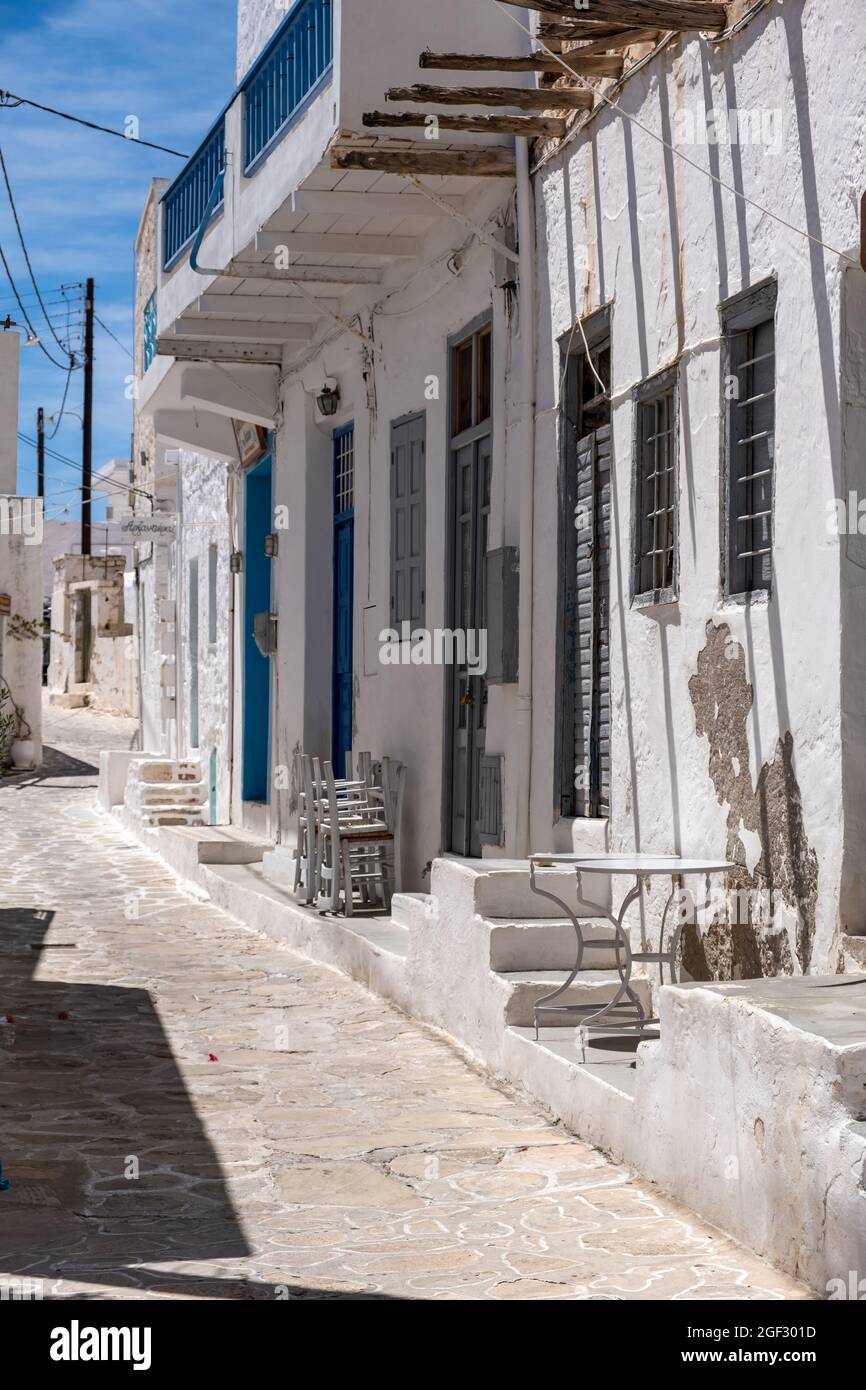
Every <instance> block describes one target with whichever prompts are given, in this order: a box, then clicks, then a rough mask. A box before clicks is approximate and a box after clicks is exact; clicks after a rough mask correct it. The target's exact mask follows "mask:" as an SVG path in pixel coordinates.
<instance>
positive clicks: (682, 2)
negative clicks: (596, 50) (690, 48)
mask: <svg viewBox="0 0 866 1390" xmlns="http://www.w3.org/2000/svg"><path fill="white" fill-rule="evenodd" d="M504 4H506V5H516V6H518V7H519V8H520V9H524V8H525V9H529V10H541V11H542V13H543V14H544V16H545V18H548V19H558V20H571V21H572V22H573V23H575V27H577V21H578V20H579V17H580V16H581V15H582V13H583V12H576V11H575V8H574V5H573V4H569V3H568V0H504ZM591 14H592V22H595V21H598V22H599V23H604V22H608V21H609V22H611V23H614V24H630V25H634V26H635V27H637V26H639V25H647V24H652V25H654V26H655V27H657V28H659V29H683V30H686V29H698V30H705V31H706V32H708V33H715V32H716V31H717V30H719V29H724V28H725V26H726V25H727V22H728V7H727V5H726V4H722V3H721V0H592V11H591ZM583 27H584V29H588V28H589V27H590V25H589V24H587V23H586V22H585V21H584V25H583Z"/></svg>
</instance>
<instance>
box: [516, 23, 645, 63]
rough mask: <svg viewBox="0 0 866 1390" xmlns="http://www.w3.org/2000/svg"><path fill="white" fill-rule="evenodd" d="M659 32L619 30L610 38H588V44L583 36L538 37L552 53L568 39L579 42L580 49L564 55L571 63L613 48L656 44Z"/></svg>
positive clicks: (541, 35) (574, 49)
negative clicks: (638, 44)
mask: <svg viewBox="0 0 866 1390" xmlns="http://www.w3.org/2000/svg"><path fill="white" fill-rule="evenodd" d="M543 27H544V26H542V29H543ZM550 27H551V28H552V29H557V28H562V27H563V26H562V25H551V26H550ZM601 27H602V26H601V25H599V28H601ZM659 32H660V31H659V30H658V29H619V28H617V30H616V31H615V32H614V33H613V34H612V35H611V36H610V37H609V38H589V36H587V37H588V38H589V41H588V42H587V43H584V42H583V37H584V36H583V34H566V35H564V37H563V38H562V39H559V38H557V37H556V36H553V35H551V36H547V35H546V34H544V33H543V32H542V31H539V34H538V37H539V39H540V40H541V41H542V43H544V44H546V45H547V47H548V48H550V49H551V51H552V52H554V53H557V52H559V50H560V49H561V47H562V44H563V42H564V41H565V40H566V39H567V40H569V41H576V42H579V43H580V48H572V49H570V50H569V52H568V53H565V54H563V57H564V58H565V59H566V60H567V61H568V62H569V63H571V62H573V61H574V59H576V58H580V59H581V60H582V59H583V57H584V55H585V54H586V55H588V54H590V53H607V52H608V50H609V49H611V48H620V49H622V48H631V46H632V45H633V44H636V43H655V42H656V40H657V38H658V36H659ZM554 45H555V47H554Z"/></svg>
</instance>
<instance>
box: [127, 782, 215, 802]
mask: <svg viewBox="0 0 866 1390" xmlns="http://www.w3.org/2000/svg"><path fill="white" fill-rule="evenodd" d="M207 796H208V791H207V787H206V786H205V784H204V782H161V783H158V784H154V783H146V782H145V783H142V782H140V783H138V784H137V785H136V786H134V787H133V788H132V789H131V791H130V795H129V797H128V798H127V803H126V804H127V805H128V806H137V807H140V808H142V809H143V808H144V807H145V806H201V805H202V804H203V802H205V801H207Z"/></svg>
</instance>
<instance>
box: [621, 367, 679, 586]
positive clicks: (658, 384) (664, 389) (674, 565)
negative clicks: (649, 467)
mask: <svg viewBox="0 0 866 1390" xmlns="http://www.w3.org/2000/svg"><path fill="white" fill-rule="evenodd" d="M669 394H670V395H671V397H672V401H671V430H670V433H671V442H670V448H671V458H672V469H671V471H672V475H673V476H672V480H671V496H672V503H671V510H672V511H673V537H672V542H671V544H672V562H671V582H670V583H669V584H666V585H663V586H661V587H659V588H650V589H645V588H642V587H641V583H640V574H641V566H642V564H643V560H644V556H643V553H642V546H641V537H642V532H643V500H642V499H643V489H644V483H645V481H646V480H645V479H644V476H643V462H644V460H643V456H642V445H641V439H642V435H641V413H642V410H643V409H644V407H646V406H649V405H653V404H655V403H656V402H657V401H659V400H661V399H662V398H663V397H664V396H667V395H669ZM632 401H633V407H634V409H633V418H632V488H631V503H632V506H631V606H632V608H656V607H662V606H663V605H665V604H670V603H678V602H679V597H680V558H679V550H680V466H679V458H680V362H679V360H677V361H676V362H674V363H673V364H672V365H671V366H669V367H664V368H663V369H662V370H661V371H660V372H655V373H654V374H653V375H652V376H650V377H646V378H645V380H644V381H641V382H640V383H639V384H638V385H637V386H636V387H635V389H634V392H633V393H632Z"/></svg>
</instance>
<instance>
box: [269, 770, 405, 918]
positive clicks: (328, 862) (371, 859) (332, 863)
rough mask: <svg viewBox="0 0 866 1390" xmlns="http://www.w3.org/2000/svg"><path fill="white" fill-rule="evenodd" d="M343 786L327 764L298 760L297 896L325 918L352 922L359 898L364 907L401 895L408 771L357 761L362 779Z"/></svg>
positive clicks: (349, 780)
mask: <svg viewBox="0 0 866 1390" xmlns="http://www.w3.org/2000/svg"><path fill="white" fill-rule="evenodd" d="M347 772H348V776H346V777H342V778H337V777H335V776H334V770H333V767H332V766H331V764H330V763H329V762H326V763H324V765H322V764H320V762H319V759H318V758H313V757H310V756H309V755H303V754H299V755H298V758H297V763H296V778H297V785H298V823H297V848H296V850H295V893H296V894H297V896H298V897H300V898H301V899H302V900H303V901H304V902H306V903H308V904H309V905H312V904H314V903H315V904H317V905H318V907H319V910H320V911H322V912H340V911H342V912H344V913H345V914H346V916H347V917H351V916H352V913H353V911H354V906H355V898H356V895H357V896H358V897H359V898H360V900H361V903H362V904H363V905H364V906H369V907H375V906H376V905H377V904H379V903H381V905H382V907H383V909H384V910H385V911H386V912H388V911H390V906H391V896H392V894H393V893H394V892H399V891H400V889H401V886H402V885H401V875H400V811H401V802H402V795H403V782H404V778H405V768H404V767H403V765H402V763H399V762H397V761H396V760H394V759H391V758H383V759H382V760H381V763H378V764H376V763H374V762H373V760H372V758H371V756H370V754H369V753H359V754H358V756H357V759H356V773H357V775H356V776H354V777H353V776H352V759H351V757H349V758H348V760H347Z"/></svg>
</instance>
